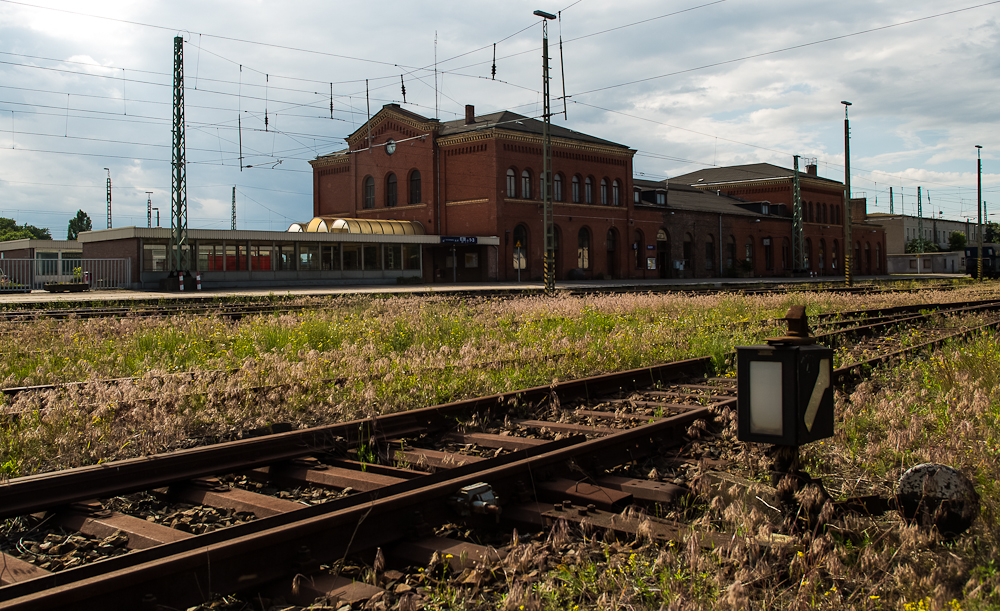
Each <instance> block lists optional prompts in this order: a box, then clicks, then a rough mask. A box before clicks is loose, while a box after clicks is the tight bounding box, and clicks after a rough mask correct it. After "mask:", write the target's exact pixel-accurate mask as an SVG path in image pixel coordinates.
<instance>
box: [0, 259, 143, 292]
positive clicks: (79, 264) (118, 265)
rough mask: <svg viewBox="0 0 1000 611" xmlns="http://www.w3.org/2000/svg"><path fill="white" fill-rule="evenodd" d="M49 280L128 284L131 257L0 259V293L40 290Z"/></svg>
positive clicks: (111, 285)
mask: <svg viewBox="0 0 1000 611" xmlns="http://www.w3.org/2000/svg"><path fill="white" fill-rule="evenodd" d="M50 283H52V284H58V283H85V284H87V285H88V286H89V287H90V288H91V289H126V288H130V287H131V285H132V259H0V293H26V292H28V291H35V290H43V289H44V288H45V285H46V284H50Z"/></svg>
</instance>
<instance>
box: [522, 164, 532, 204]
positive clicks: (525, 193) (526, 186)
mask: <svg viewBox="0 0 1000 611" xmlns="http://www.w3.org/2000/svg"><path fill="white" fill-rule="evenodd" d="M521 198H522V199H531V172H529V171H528V170H521Z"/></svg>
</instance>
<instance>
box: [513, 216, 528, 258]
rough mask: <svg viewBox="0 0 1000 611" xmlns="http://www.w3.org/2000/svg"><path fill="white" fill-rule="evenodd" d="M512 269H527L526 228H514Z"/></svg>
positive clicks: (522, 226)
mask: <svg viewBox="0 0 1000 611" xmlns="http://www.w3.org/2000/svg"><path fill="white" fill-rule="evenodd" d="M513 263H514V269H528V228H527V227H525V226H524V225H518V226H517V227H515V228H514V261H513Z"/></svg>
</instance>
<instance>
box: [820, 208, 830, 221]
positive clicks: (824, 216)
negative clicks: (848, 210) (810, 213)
mask: <svg viewBox="0 0 1000 611" xmlns="http://www.w3.org/2000/svg"><path fill="white" fill-rule="evenodd" d="M820 207H821V209H822V210H823V214H822V220H823V222H824V223H829V222H830V216H829V214H828V212H829V211H828V210H827V208H826V204H820Z"/></svg>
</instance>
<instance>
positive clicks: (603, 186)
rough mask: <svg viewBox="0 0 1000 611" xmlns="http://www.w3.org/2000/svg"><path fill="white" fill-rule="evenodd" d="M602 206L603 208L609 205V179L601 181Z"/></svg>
mask: <svg viewBox="0 0 1000 611" xmlns="http://www.w3.org/2000/svg"><path fill="white" fill-rule="evenodd" d="M601 205H602V206H607V205H608V179H607V178H602V179H601Z"/></svg>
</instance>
